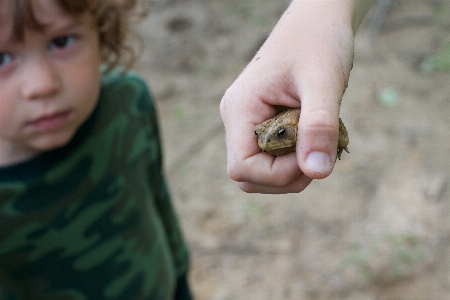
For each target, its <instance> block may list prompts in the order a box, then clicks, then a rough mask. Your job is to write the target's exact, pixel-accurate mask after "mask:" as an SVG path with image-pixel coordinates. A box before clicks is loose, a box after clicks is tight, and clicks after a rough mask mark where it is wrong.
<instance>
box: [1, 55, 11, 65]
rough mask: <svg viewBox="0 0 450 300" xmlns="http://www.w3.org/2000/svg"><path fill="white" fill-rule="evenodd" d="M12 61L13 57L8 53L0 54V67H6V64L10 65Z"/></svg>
mask: <svg viewBox="0 0 450 300" xmlns="http://www.w3.org/2000/svg"><path fill="white" fill-rule="evenodd" d="M12 60H13V57H12V55H11V54H9V53H5V52H0V67H3V66H6V65H7V64H9V63H11V62H12Z"/></svg>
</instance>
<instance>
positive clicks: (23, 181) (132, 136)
mask: <svg viewBox="0 0 450 300" xmlns="http://www.w3.org/2000/svg"><path fill="white" fill-rule="evenodd" d="M187 268H188V255H187V250H186V247H185V244H184V242H183V239H182V236H181V233H180V230H179V227H178V223H177V219H176V216H175V213H174V210H173V208H172V204H171V201H170V196H169V193H168V190H167V187H166V183H165V181H164V178H163V174H162V167H161V149H160V138H159V133H158V126H157V119H156V112H155V108H154V105H153V102H152V99H151V96H150V93H149V91H148V89H147V86H146V84H145V83H144V82H143V81H142V80H141V79H139V78H138V77H137V76H136V75H132V74H127V75H125V76H123V77H121V76H119V75H117V74H116V75H109V76H107V77H105V78H103V80H102V90H101V95H100V99H99V103H98V105H97V107H96V109H95V111H94V112H93V114H92V116H90V118H89V119H88V120H87V121H86V122H85V124H83V125H82V127H80V129H79V130H78V132H77V133H76V135H75V136H74V138H73V140H72V141H71V142H70V143H69V144H68V145H66V146H64V147H63V148H60V149H56V150H52V151H50V152H46V153H44V154H41V155H40V156H38V157H36V158H34V159H31V160H29V161H27V162H24V163H20V164H17V165H14V166H10V167H4V168H0V299H5V300H6V299H7V300H13V299H17V300H19V299H39V300H43V299H52V300H53V299H55V300H56V299H74V300H75V299H76V300H78V299H79V300H81V299H95V300H97V299H120V300H122V299H123V300H125V299H173V298H174V293H175V288H176V282H177V278H178V277H181V276H183V275H185V274H186V272H187Z"/></svg>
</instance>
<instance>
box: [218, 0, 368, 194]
mask: <svg viewBox="0 0 450 300" xmlns="http://www.w3.org/2000/svg"><path fill="white" fill-rule="evenodd" d="M372 2H373V0H366V1H363V0H328V1H327V0H315V1H311V0H309V1H308V0H294V1H292V3H291V5H290V6H289V8H288V9H287V10H286V12H285V13H284V14H283V16H282V17H281V18H280V20H279V22H278V23H277V25H276V26H275V28H274V29H273V31H272V33H271V34H270V36H269V37H268V39H267V41H266V42H265V43H264V44H263V46H262V47H261V49H260V50H259V51H258V52H257V54H256V55H255V57H254V58H253V59H252V61H251V62H250V63H249V64H248V66H247V67H246V68H245V69H244V71H243V72H242V73H241V75H240V76H239V77H238V78H237V79H236V81H235V82H234V83H233V84H232V85H231V86H230V88H229V89H228V90H227V92H226V93H225V95H224V97H223V99H222V102H221V105H220V111H221V116H222V119H223V122H224V124H225V129H226V140H227V169H228V173H229V175H230V177H231V178H232V179H233V180H235V181H237V182H238V183H239V186H240V188H241V189H242V190H244V191H247V192H260V193H287V192H300V191H301V190H303V189H304V188H305V187H306V186H307V185H308V184H309V183H310V182H311V180H312V178H317V179H318V178H325V177H327V176H328V175H329V174H330V173H331V172H332V169H333V166H334V161H335V156H336V147H337V137H338V124H339V123H338V115H339V107H340V101H341V98H342V95H343V94H344V91H345V89H346V87H347V81H348V78H349V75H350V69H351V66H352V60H353V37H354V34H355V32H356V30H357V28H358V26H359V24H360V23H361V21H362V19H363V17H364V15H365V14H366V13H367V11H368V9H369V8H370V5H371V4H372ZM276 105H282V106H287V107H293V108H296V107H301V108H302V111H301V117H300V122H299V135H298V141H297V152H296V153H291V154H288V155H285V156H280V157H277V158H275V157H274V156H272V155H270V154H267V153H263V152H261V151H260V149H259V147H258V145H257V143H256V139H255V136H254V134H253V132H254V128H255V125H256V124H259V123H261V122H262V121H264V120H266V119H268V118H270V117H272V116H273V115H274V114H275V109H274V106H276Z"/></svg>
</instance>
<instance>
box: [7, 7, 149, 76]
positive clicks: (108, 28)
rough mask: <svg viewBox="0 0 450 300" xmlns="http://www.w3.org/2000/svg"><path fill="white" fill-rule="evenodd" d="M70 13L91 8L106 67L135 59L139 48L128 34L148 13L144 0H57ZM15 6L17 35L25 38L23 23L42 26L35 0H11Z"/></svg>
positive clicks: (81, 11)
mask: <svg viewBox="0 0 450 300" xmlns="http://www.w3.org/2000/svg"><path fill="white" fill-rule="evenodd" d="M56 1H57V2H58V3H59V4H60V5H61V7H62V8H63V9H64V10H66V11H67V12H68V13H69V14H71V15H75V16H78V15H81V14H83V13H85V12H89V13H91V14H92V15H93V16H94V20H95V22H96V25H97V28H98V30H99V40H100V46H101V55H102V62H103V64H105V66H106V71H110V70H112V69H114V68H115V67H116V66H118V65H121V66H123V67H125V69H128V68H129V67H131V66H132V65H133V63H134V61H135V59H136V56H137V53H136V52H137V51H136V49H135V47H133V46H132V44H131V42H130V39H129V35H130V34H132V33H133V31H132V30H131V29H132V28H131V27H132V26H131V25H132V23H133V21H139V20H141V19H143V18H144V17H145V16H146V15H147V13H148V7H147V6H146V5H145V2H141V1H139V0H56ZM11 2H12V4H13V7H14V27H13V28H14V29H13V30H14V35H15V37H16V38H18V39H20V40H21V39H23V36H24V29H25V28H24V27H25V26H32V27H33V28H36V29H38V30H39V29H40V28H41V27H42V26H41V25H40V24H39V23H38V22H37V20H36V17H35V16H34V13H33V7H32V0H12V1H11Z"/></svg>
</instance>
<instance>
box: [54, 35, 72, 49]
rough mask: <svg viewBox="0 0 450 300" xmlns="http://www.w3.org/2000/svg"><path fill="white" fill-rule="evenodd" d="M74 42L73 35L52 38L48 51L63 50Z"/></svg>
mask: <svg viewBox="0 0 450 300" xmlns="http://www.w3.org/2000/svg"><path fill="white" fill-rule="evenodd" d="M74 41H75V37H74V36H73V35H64V36H60V37H57V38H54V39H53V40H52V41H51V42H50V49H53V50H57V49H64V48H67V47H70V46H71V45H72V44H73V42H74Z"/></svg>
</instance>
